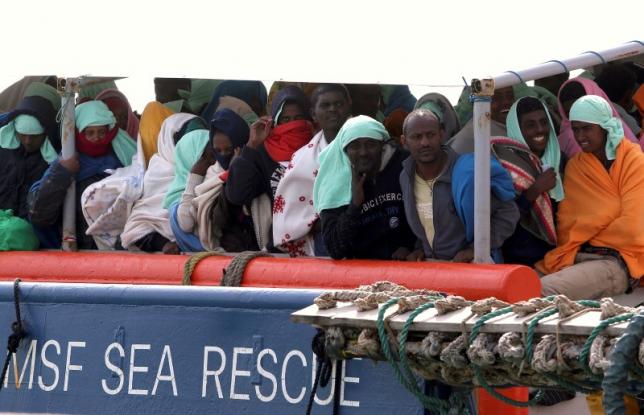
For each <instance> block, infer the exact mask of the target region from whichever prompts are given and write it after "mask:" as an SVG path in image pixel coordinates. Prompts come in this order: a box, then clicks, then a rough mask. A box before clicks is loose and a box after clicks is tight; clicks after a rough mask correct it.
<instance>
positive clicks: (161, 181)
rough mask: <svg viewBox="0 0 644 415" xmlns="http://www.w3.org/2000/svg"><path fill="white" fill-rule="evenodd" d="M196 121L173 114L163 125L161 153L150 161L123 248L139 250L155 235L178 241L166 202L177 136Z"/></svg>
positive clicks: (159, 145)
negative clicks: (139, 245)
mask: <svg viewBox="0 0 644 415" xmlns="http://www.w3.org/2000/svg"><path fill="white" fill-rule="evenodd" d="M193 118H195V115H192V114H183V113H180V114H174V115H171V116H170V117H168V118H167V119H166V120H165V121H164V122H163V124H162V125H161V129H160V130H159V137H158V143H157V146H158V153H156V154H154V155H153V156H152V158H151V159H150V163H149V165H148V169H147V171H146V172H145V177H144V178H143V196H142V197H141V198H140V199H139V200H137V201H136V203H135V204H134V207H133V208H132V213H131V214H130V217H129V218H128V220H127V223H126V225H125V229H124V230H123V234H122V235H121V243H122V244H123V247H125V248H128V249H132V248H133V249H136V248H135V246H134V243H135V242H136V241H138V240H139V239H141V238H142V237H144V236H145V235H147V234H150V233H152V232H158V233H159V234H161V235H162V236H163V237H165V238H167V239H168V240H170V241H174V240H175V238H174V235H173V233H172V229H171V228H170V217H169V213H168V211H167V210H166V209H164V208H163V198H164V197H165V193H166V191H167V190H168V186H169V185H170V183H171V182H172V180H173V179H174V135H175V134H176V133H177V132H178V131H179V130H180V129H181V127H183V125H184V124H185V123H186V122H188V121H190V120H191V119H193Z"/></svg>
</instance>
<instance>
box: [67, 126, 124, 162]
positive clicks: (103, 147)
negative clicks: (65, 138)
mask: <svg viewBox="0 0 644 415" xmlns="http://www.w3.org/2000/svg"><path fill="white" fill-rule="evenodd" d="M118 132H119V129H118V127H114V128H112V129H111V130H110V131H108V132H107V134H106V135H105V137H103V138H102V139H101V140H99V141H89V140H88V139H87V137H86V136H85V132H84V130H83V131H81V132H78V130H77V131H76V151H78V152H79V153H83V154H85V155H88V156H90V157H100V156H104V155H106V154H108V153H109V152H110V148H111V145H112V140H114V137H116V134H117V133H118Z"/></svg>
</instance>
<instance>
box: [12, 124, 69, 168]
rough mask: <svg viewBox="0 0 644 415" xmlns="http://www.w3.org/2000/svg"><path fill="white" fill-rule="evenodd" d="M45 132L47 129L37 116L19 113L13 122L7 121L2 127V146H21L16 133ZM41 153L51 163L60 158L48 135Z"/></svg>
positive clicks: (13, 147) (34, 133) (41, 147)
mask: <svg viewBox="0 0 644 415" xmlns="http://www.w3.org/2000/svg"><path fill="white" fill-rule="evenodd" d="M44 132H45V129H44V128H43V126H42V125H41V124H40V122H39V121H38V119H37V118H36V117H32V116H31V115H26V114H21V115H18V116H17V117H16V118H14V119H13V120H12V121H11V122H9V123H7V125H5V126H4V127H2V128H0V147H2V148H6V149H7V150H14V149H16V148H18V147H20V140H19V139H18V137H17V136H16V133H19V134H27V135H38V134H42V133H44ZM40 155H41V156H42V158H43V159H44V160H45V161H46V162H47V163H49V164H51V162H52V161H54V160H56V158H58V154H57V153H56V150H55V149H54V147H53V146H52V145H51V142H49V138H47V137H45V141H43V143H42V145H41V146H40Z"/></svg>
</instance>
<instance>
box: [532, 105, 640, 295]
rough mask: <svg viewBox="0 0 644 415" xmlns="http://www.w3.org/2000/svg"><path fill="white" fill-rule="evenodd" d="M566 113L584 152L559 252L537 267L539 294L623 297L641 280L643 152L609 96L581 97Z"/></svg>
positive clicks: (572, 179)
mask: <svg viewBox="0 0 644 415" xmlns="http://www.w3.org/2000/svg"><path fill="white" fill-rule="evenodd" d="M569 116H570V117H569V118H570V127H571V130H572V132H573V134H574V138H575V141H576V142H577V144H578V145H579V147H580V148H581V150H582V151H581V152H580V153H578V154H576V155H575V156H574V157H573V158H572V159H571V160H570V161H569V162H568V165H567V166H566V177H565V180H564V189H565V191H566V198H565V199H564V200H563V201H562V202H561V203H560V204H559V211H558V212H557V247H556V248H555V249H553V250H552V251H550V252H548V253H547V254H546V256H545V257H544V259H543V261H541V262H539V263H538V264H537V269H538V270H539V271H540V272H542V273H543V274H546V275H545V276H544V277H543V278H542V279H541V293H542V294H543V295H551V294H564V295H566V296H568V298H570V299H573V300H577V299H582V298H584V299H594V298H602V297H610V296H614V295H618V294H622V293H624V292H625V291H626V290H627V289H628V288H629V286H630V287H633V286H635V285H638V284H639V281H638V280H639V279H641V278H642V276H644V216H643V215H642V201H643V200H644V154H642V151H641V149H640V146H639V145H638V144H636V143H632V142H631V141H629V140H628V139H627V138H626V134H625V131H624V128H623V125H622V121H621V119H619V118H618V117H616V116H615V115H614V114H613V108H612V107H611V105H610V102H608V101H607V100H605V99H604V98H602V97H599V96H596V95H586V96H583V97H581V98H579V99H578V100H577V101H575V103H574V104H573V105H572V107H571V108H570V112H569Z"/></svg>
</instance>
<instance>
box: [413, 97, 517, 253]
mask: <svg viewBox="0 0 644 415" xmlns="http://www.w3.org/2000/svg"><path fill="white" fill-rule="evenodd" d="M442 137H443V126H442V125H441V123H440V121H439V119H438V117H437V116H436V115H435V114H434V113H433V112H431V111H429V110H426V109H417V110H414V111H413V112H412V113H411V114H409V115H408V116H407V118H406V119H405V123H404V124H403V136H402V144H403V146H404V147H405V148H406V149H407V150H409V152H410V156H409V157H408V158H407V159H406V160H405V161H404V162H403V171H402V172H401V173H400V186H401V189H402V192H403V201H404V205H405V214H406V216H407V221H408V222H409V226H410V227H411V229H412V231H413V232H414V234H415V235H416V237H417V238H418V242H417V245H416V248H417V249H416V250H415V251H414V252H412V253H411V254H410V255H409V256H408V257H407V259H408V260H410V261H420V260H423V259H425V258H434V259H441V260H451V261H454V262H471V261H472V259H473V258H474V252H473V247H472V241H468V237H467V235H468V232H467V229H466V225H464V223H463V221H462V220H461V218H460V216H459V214H458V211H459V209H458V206H459V204H461V201H459V200H454V196H453V191H452V186H453V183H452V182H453V180H455V178H453V177H452V176H453V174H454V170H455V165H456V164H457V160H458V158H459V155H458V154H456V152H455V151H454V150H453V149H452V148H451V147H449V146H446V145H445V144H444V142H443V139H442ZM510 185H511V182H510ZM511 191H512V196H513V190H512V189H511ZM490 201H491V209H490V211H491V219H490V220H491V223H490V248H491V249H492V250H495V249H498V248H500V247H501V245H502V244H503V241H505V239H507V238H508V237H509V236H510V235H511V234H512V232H513V231H514V227H515V225H516V223H517V221H518V220H519V211H518V209H517V207H516V206H515V204H514V202H513V201H512V200H507V201H502V200H500V199H499V198H498V197H497V196H496V195H495V194H494V193H493V194H492V196H491V198H490Z"/></svg>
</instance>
